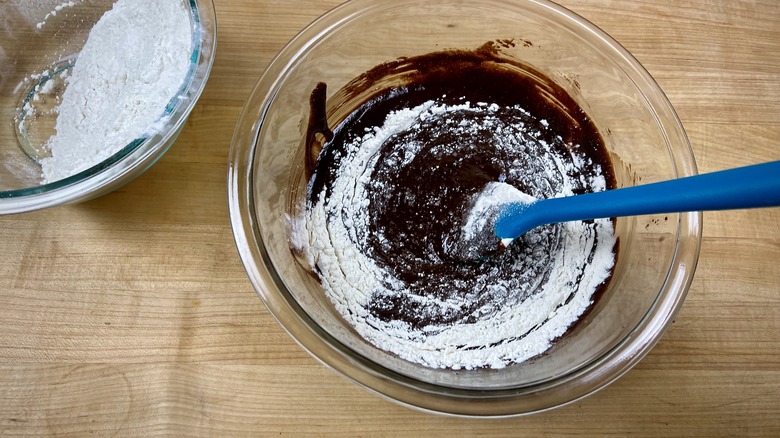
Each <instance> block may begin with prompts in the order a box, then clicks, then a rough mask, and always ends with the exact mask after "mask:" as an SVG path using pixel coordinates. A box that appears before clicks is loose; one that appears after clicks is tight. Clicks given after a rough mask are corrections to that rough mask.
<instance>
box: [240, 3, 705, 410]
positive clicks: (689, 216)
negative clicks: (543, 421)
mask: <svg viewBox="0 0 780 438" xmlns="http://www.w3.org/2000/svg"><path fill="white" fill-rule="evenodd" d="M381 3H382V2H381V0H351V1H349V2H347V3H344V4H342V5H340V6H337V7H336V8H334V9H331V10H330V11H328V12H326V13H325V14H323V15H321V16H320V17H319V18H317V19H316V20H315V21H313V22H312V23H311V24H309V25H308V26H307V27H305V28H304V29H303V30H301V31H300V32H299V33H298V34H297V35H296V36H295V37H294V38H293V39H292V40H291V41H290V42H288V43H287V45H286V46H285V47H284V48H283V49H282V50H281V51H280V52H279V53H278V54H277V56H276V57H275V58H274V59H273V60H272V61H271V63H270V64H269V66H268V67H267V69H266V70H265V71H264V73H263V74H262V75H261V76H260V78H259V80H258V82H257V83H256V85H255V87H254V88H253V90H252V92H251V93H250V95H249V97H248V98H247V101H246V103H245V105H244V107H243V109H242V111H241V113H240V115H239V119H238V121H237V124H236V128H235V130H234V134H233V139H232V142H231V149H230V158H229V164H228V204H229V214H230V221H231V226H232V230H233V235H234V240H235V244H236V247H237V250H238V253H239V255H240V258H241V261H242V263H243V265H244V268H245V270H246V272H247V275H248V277H249V279H250V282H251V283H252V285H253V287H254V289H255V291H256V292H257V294H258V295H259V297H260V298H261V300H262V301H263V302H264V303H265V305H266V307H267V308H268V310H269V311H270V313H271V315H272V316H273V317H274V318H275V319H276V320H277V322H278V323H279V324H280V325H281V327H282V328H283V329H284V330H285V331H287V333H288V334H289V335H290V336H291V337H292V338H293V339H294V340H295V341H296V342H297V343H298V344H299V345H301V347H303V348H304V349H305V350H306V351H308V352H309V354H311V355H312V356H313V357H314V358H316V359H317V360H319V361H320V362H321V363H323V364H324V365H326V366H327V367H329V368H331V369H333V370H335V371H336V372H337V373H338V374H340V375H342V376H343V377H345V378H346V379H348V380H350V381H352V382H354V383H356V384H358V385H360V386H362V387H364V388H365V389H367V390H369V391H371V392H373V393H376V394H378V395H380V396H382V397H385V398H387V399H389V400H392V401H394V402H396V403H399V404H402V405H406V406H409V407H412V408H416V409H419V410H423V411H427V412H434V413H439V414H447V415H453V416H466V417H475V416H476V417H512V416H518V415H525V414H531V413H537V412H542V411H546V410H549V409H553V408H556V407H560V406H564V405H567V404H570V403H573V402H576V401H577V400H580V399H582V398H584V397H586V396H589V395H591V394H594V393H595V392H597V391H599V390H601V389H603V388H604V387H606V386H607V385H609V384H610V383H612V382H613V381H615V380H616V379H618V378H619V377H621V376H622V375H623V374H625V373H626V372H628V371H629V370H630V369H631V368H633V366H634V365H636V364H637V363H638V362H639V361H640V360H641V359H642V358H643V357H644V356H645V355H646V354H647V353H648V352H649V351H650V350H651V349H652V348H653V346H655V344H656V343H657V342H658V341H659V340H660V338H661V337H662V336H663V334H664V333H665V331H666V330H667V329H668V328H669V326H670V325H671V323H672V321H673V319H674V317H675V316H676V315H677V313H678V312H679V310H680V308H681V306H682V303H683V301H684V299H685V297H686V295H687V293H688V290H689V287H690V284H691V282H692V280H693V274H694V271H695V268H696V265H697V263H698V258H699V252H700V244H701V226H702V225H701V224H702V218H703V217H702V214H701V212H691V213H682V214H680V216H679V221H678V227H677V241H676V245H675V251H674V254H673V257H672V261H671V263H670V268H669V271H668V273H667V278H666V280H665V282H664V285H663V287H662V289H661V291H659V294H658V296H657V297H656V300H655V302H654V304H653V305H652V306H651V308H650V310H649V311H648V312H647V313H646V314H645V316H644V317H643V319H642V320H641V321H640V322H639V324H637V326H636V327H634V329H633V330H632V331H631V333H630V334H629V335H628V336H627V337H626V338H624V339H623V340H622V341H621V342H619V343H618V344H617V345H615V346H614V347H613V348H612V349H610V350H609V351H607V352H606V353H604V354H603V355H602V356H601V357H599V358H597V359H595V360H593V361H591V362H590V363H587V364H585V365H584V366H582V367H581V368H579V369H576V370H574V371H573V372H572V373H570V374H568V375H564V376H561V377H558V378H554V379H552V380H550V381H546V382H542V383H540V384H535V385H531V386H527V387H523V388H508V389H498V390H494V389H487V390H476V389H463V388H458V389H453V388H452V387H446V386H442V385H436V384H431V383H426V382H421V381H418V380H415V379H412V378H410V377H407V376H404V375H401V374H399V373H397V372H395V371H392V370H389V369H387V368H385V367H383V366H381V365H378V364H376V363H374V362H372V361H370V360H368V359H366V358H364V357H361V356H359V355H358V354H356V353H354V352H353V351H352V350H351V349H350V348H349V347H347V346H346V345H344V344H342V343H341V342H340V341H338V340H336V339H335V338H333V337H332V336H331V335H329V334H328V333H327V332H325V330H324V329H322V328H320V327H319V326H318V325H317V324H316V323H314V322H313V320H312V319H311V318H310V317H309V316H308V315H307V314H306V312H305V311H303V309H302V308H301V307H300V306H299V305H298V304H297V303H296V302H295V301H294V300H293V299H292V297H291V296H289V294H288V293H286V292H285V288H284V287H282V288H279V287H277V286H278V285H282V284H283V282H282V280H281V278H280V276H279V274H278V273H277V272H276V271H275V270H274V269H273V263H272V261H271V260H270V256H269V254H268V252H267V250H266V248H265V246H264V243H263V241H262V237H261V234H260V232H259V227H258V223H259V221H258V220H257V216H256V209H255V206H254V197H253V192H252V187H254V174H253V163H254V158H255V154H256V148H257V147H258V146H257V141H258V138H259V133H260V129H261V127H262V125H263V123H264V120H265V118H266V116H267V113H268V110H269V107H270V105H271V103H272V102H273V101H274V98H275V97H276V90H277V89H278V86H279V84H281V83H282V82H284V80H285V79H286V77H287V76H288V75H289V74H290V72H291V71H292V69H294V67H295V65H296V61H297V59H298V58H299V57H301V56H302V55H303V54H304V53H306V51H307V50H309V48H310V47H312V46H313V45H315V44H316V43H317V41H318V40H319V39H320V38H322V37H323V36H324V35H326V34H327V33H328V32H329V31H330V30H332V29H334V28H336V27H338V26H340V25H342V24H343V23H345V22H347V21H349V20H352V19H353V18H354V17H355V16H356V15H357V14H359V13H361V12H365V11H366V10H367V9H371V8H372V7H379V6H378V5H381ZM403 3H419V0H401V1H399V2H394V3H393V7H399V5H400V4H403ZM506 3H510V4H513V5H526V4H533V5H535V6H536V7H542V8H544V9H547V10H548V11H549V12H551V13H552V14H553V15H555V16H557V17H558V19H561V20H564V21H565V22H567V24H569V25H575V26H577V27H578V28H580V29H581V30H582V31H584V32H586V33H587V34H588V37H589V38H593V39H595V40H597V41H599V43H600V46H599V47H600V49H601V50H605V51H609V53H610V54H614V55H615V56H617V57H619V58H620V59H621V67H623V65H624V64H625V67H626V68H628V70H624V73H625V74H626V75H628V76H629V77H630V78H631V79H632V80H633V81H634V82H635V85H636V86H637V88H639V89H640V90H642V91H643V94H644V91H646V90H654V91H656V93H654V94H655V95H657V96H658V97H657V99H656V100H657V101H656V102H649V105H648V106H649V108H650V109H651V110H652V111H653V112H654V114H653V115H654V116H655V117H656V121H657V123H658V124H659V125H660V126H661V127H663V129H664V130H665V131H664V135H667V136H668V135H669V134H674V135H675V137H676V138H675V139H674V140H675V141H676V144H679V146H680V151H679V154H680V156H677V157H676V156H675V155H674V154H672V153H671V152H672V151H670V157H671V159H672V165H673V168H674V170H675V172H676V176H677V177H680V176H687V175H694V174H696V173H697V168H696V163H695V159H694V156H693V151H692V149H691V146H690V142H689V141H688V138H687V135H686V134H685V131H684V128H683V126H682V123H681V121H680V119H679V117H678V115H677V113H676V112H675V110H674V108H673V107H672V105H671V103H670V102H669V100H668V98H667V96H666V95H665V94H664V93H663V91H662V90H661V88H660V86H659V85H658V84H657V83H656V81H655V80H654V79H653V78H652V76H651V75H650V74H649V73H648V72H647V70H646V69H645V68H644V67H643V66H642V65H641V64H640V63H639V61H638V60H636V58H634V57H633V55H631V54H630V53H629V52H628V51H627V50H626V49H625V48H624V47H623V46H621V45H620V44H619V43H618V42H617V41H615V40H614V39H613V38H612V37H611V36H609V35H608V34H606V33H605V32H604V31H602V30H601V29H599V28H598V27H596V26H595V25H594V24H592V23H590V22H589V21H588V20H586V19H585V18H583V17H581V16H579V15H578V14H576V13H574V12H572V11H570V10H568V9H566V8H564V7H562V6H559V5H557V4H555V3H552V2H550V1H548V0H509V1H507V2H506ZM647 98H648V97H647V96H645V99H647ZM667 144H670V143H669V139H668V137H667ZM242 145H249V147H242ZM275 289H276V290H275ZM562 389H566V391H568V394H569V395H568V396H567V397H565V398H562V397H560V396H559V395H558V394H560V392H561V390H562ZM531 394H533V398H530V397H528V396H529V395H531ZM477 399H478V400H479V403H475V401H476V400H477ZM519 402H521V403H519Z"/></svg>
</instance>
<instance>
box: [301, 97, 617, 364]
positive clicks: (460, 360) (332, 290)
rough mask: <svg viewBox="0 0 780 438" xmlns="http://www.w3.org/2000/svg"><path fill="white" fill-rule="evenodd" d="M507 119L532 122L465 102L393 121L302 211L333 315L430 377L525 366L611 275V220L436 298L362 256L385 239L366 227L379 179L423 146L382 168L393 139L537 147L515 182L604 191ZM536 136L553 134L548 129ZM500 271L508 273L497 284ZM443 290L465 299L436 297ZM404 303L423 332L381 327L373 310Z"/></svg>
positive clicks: (359, 143) (396, 323) (420, 109)
mask: <svg viewBox="0 0 780 438" xmlns="http://www.w3.org/2000/svg"><path fill="white" fill-rule="evenodd" d="M502 111H509V112H510V113H512V114H520V115H521V116H523V117H527V116H528V114H527V112H525V111H524V110H522V108H519V107H513V108H509V109H508V110H507V109H506V108H500V107H499V106H498V105H495V104H490V105H488V104H482V103H478V104H475V105H472V104H470V103H469V102H464V103H462V104H458V105H446V104H440V103H437V102H434V101H428V102H426V103H424V104H422V105H419V106H416V107H414V108H407V109H403V110H399V111H396V112H393V113H391V114H390V115H388V117H387V119H386V120H385V122H384V124H383V125H382V126H378V127H375V128H373V129H371V130H369V131H368V132H366V133H365V134H364V135H363V136H362V137H360V138H358V139H355V141H354V142H352V143H350V144H348V145H347V147H346V150H345V156H344V157H342V159H341V160H340V165H339V168H338V169H337V174H336V177H335V179H334V180H333V183H332V186H331V188H330V190H329V191H326V190H323V191H321V192H320V193H319V194H318V196H317V198H316V199H315V200H314V202H311V203H310V205H308V206H307V212H306V218H305V221H306V230H307V231H308V255H309V258H310V263H311V264H312V266H315V267H316V271H317V274H318V276H319V278H320V280H321V282H322V285H323V287H324V289H325V291H326V293H327V294H328V296H329V298H330V299H331V301H332V302H333V304H334V306H335V307H336V309H337V310H338V311H339V312H340V313H341V314H342V316H343V317H344V318H345V319H346V320H347V321H348V322H349V323H350V324H352V325H353V326H354V327H355V329H356V330H357V331H358V332H359V333H360V334H361V335H362V336H363V337H364V338H366V339H367V340H368V341H369V342H371V343H373V344H374V345H375V346H377V347H378V348H381V349H384V350H386V351H389V352H392V353H394V354H396V355H398V356H399V357H401V358H403V359H406V360H409V361H413V362H417V363H421V364H424V365H426V366H430V367H435V368H453V369H460V368H467V369H471V368H478V367H492V368H502V367H504V366H507V365H508V364H512V363H518V362H522V361H524V360H527V359H529V358H531V357H533V356H536V355H538V354H540V353H543V352H544V351H546V350H547V349H548V348H549V347H550V345H551V343H552V342H553V341H554V340H555V339H556V338H557V337H559V336H561V335H562V334H563V333H564V332H565V331H566V330H567V329H568V328H569V327H570V326H571V325H572V324H573V323H574V322H575V321H576V320H577V319H578V318H579V317H580V315H582V313H583V312H584V311H585V310H586V309H587V308H588V306H589V305H590V304H591V300H592V295H593V293H594V291H595V290H596V289H597V287H598V286H599V285H600V284H602V283H603V282H604V281H605V280H606V279H607V278H609V276H610V275H611V269H612V266H613V264H614V254H613V248H614V245H615V239H614V237H613V231H612V224H611V222H610V221H608V220H598V221H595V222H594V223H582V222H572V223H567V224H562V225H557V226H546V227H540V228H538V229H536V230H534V231H533V232H531V233H528V234H527V235H526V236H523V238H522V239H517V240H518V241H520V242H519V243H518V244H517V245H514V244H513V245H512V246H511V247H510V248H508V250H507V251H508V252H511V253H512V257H511V258H507V259H506V260H502V261H501V262H495V263H494V262H492V261H491V262H489V263H487V264H485V265H484V266H479V267H475V268H474V275H473V278H463V279H458V278H455V279H449V278H448V279H445V280H446V281H445V283H444V284H441V285H440V286H441V288H440V289H441V290H439V289H437V290H432V289H431V290H426V289H420V288H418V287H416V286H415V283H414V282H410V281H408V280H406V279H404V278H401V276H400V275H401V274H399V273H398V272H397V271H393V270H391V269H388V268H387V267H386V266H384V265H383V264H382V263H379V262H378V261H377V260H378V259H377V254H376V253H375V251H374V250H371V249H370V248H368V247H367V246H366V243H365V242H367V241H369V240H371V239H374V238H376V239H377V240H378V241H379V245H380V246H382V245H384V244H385V243H387V239H388V238H387V237H386V236H382V235H379V236H372V235H371V233H372V231H371V227H370V226H369V225H370V224H369V222H370V220H371V218H370V214H369V211H368V208H369V206H370V201H369V199H370V198H371V196H372V193H377V192H381V190H382V189H383V187H381V186H377V182H376V174H375V170H376V169H377V168H378V167H382V168H384V166H390V168H391V169H395V168H396V166H404V165H405V163H409V162H411V161H412V160H414V159H415V157H416V156H417V154H418V153H420V150H421V149H423V148H424V147H427V146H426V145H423V144H420V143H419V142H416V141H409V142H403V143H402V147H401V148H400V149H399V150H398V151H397V153H394V154H392V155H386V156H383V157H382V160H384V161H383V162H378V160H379V159H380V156H379V151H380V150H381V148H382V147H383V145H385V143H387V142H388V141H398V139H399V138H402V139H403V138H406V137H405V135H406V133H408V132H413V131H415V130H418V129H430V128H431V126H436V127H437V129H439V128H440V127H441V126H447V127H448V129H453V130H455V131H456V133H457V132H460V133H462V134H463V135H466V134H473V133H474V132H476V131H478V130H483V131H484V130H488V131H490V132H493V133H495V135H496V139H497V142H498V143H501V144H498V145H497V146H496V147H497V148H498V149H501V148H507V149H510V148H513V149H517V148H518V147H526V146H523V145H525V144H529V145H531V146H528V147H529V148H531V149H529V157H528V159H527V160H528V162H519V161H518V162H517V163H510V164H511V168H512V172H518V174H516V175H515V174H512V175H509V177H510V179H511V180H519V179H521V178H522V177H525V178H531V177H533V178H535V179H538V181H532V186H533V187H536V188H538V191H539V193H543V194H545V195H546V196H567V195H571V194H573V192H572V191H573V190H574V189H575V188H580V187H582V186H583V184H587V185H589V186H591V187H593V186H596V187H603V186H605V182H604V179H603V177H601V176H600V175H598V174H596V175H593V176H591V177H588V178H590V180H589V181H584V182H583V181H579V180H573V178H574V176H573V175H574V174H575V173H576V172H575V171H576V170H577V169H576V166H578V165H582V164H584V163H585V161H584V160H583V159H581V157H578V158H577V159H572V157H564V156H561V154H560V153H559V152H558V150H559V149H561V148H558V149H554V148H552V147H551V146H550V145H549V144H547V143H546V141H545V140H543V139H542V137H544V136H543V135H541V134H540V133H539V132H535V131H533V129H536V128H533V129H532V128H530V127H529V129H525V128H523V126H522V125H523V123H522V122H518V121H515V122H512V123H511V124H505V123H503V122H501V118H500V117H499V113H501V112H502ZM455 115H457V117H454V116H455ZM457 120H460V122H457ZM464 122H465V123H464ZM541 126H542V127H544V128H546V123H544V124H542V125H541ZM458 130H460V131H458ZM437 147H438V146H437ZM441 147H442V148H447V147H449V145H441ZM563 149H565V148H563ZM532 161H533V163H532V164H531V165H529V163H530V162H532ZM529 169H530V170H529ZM390 172H392V171H390ZM538 172H541V173H543V174H544V175H541V176H540V175H536V174H535V173H538ZM534 184H535V185H534ZM379 232H380V233H381V230H380V231H379ZM430 237H431V238H434V239H435V238H437V236H430ZM439 238H441V237H439ZM428 256H429V258H430V259H432V260H433V261H432V262H433V263H442V261H441V260H438V259H437V256H436V254H429V255H428ZM407 268H408V267H407ZM468 269H471V268H466V271H468ZM499 271H500V272H502V273H503V274H501V275H496V272H499ZM447 282H450V283H447ZM448 289H454V290H459V291H461V292H459V293H452V294H449V293H442V292H441V291H442V290H445V291H446V290H448ZM401 299H402V300H403V303H405V304H404V306H405V307H408V308H409V309H411V310H409V312H413V313H414V314H415V315H416V316H415V317H414V320H415V321H419V324H418V323H410V322H409V321H407V320H402V319H393V318H387V317H380V315H379V314H378V312H377V311H376V302H377V301H379V302H381V301H383V300H386V301H388V302H391V303H393V302H396V301H397V300H401ZM453 315H454V316H453Z"/></svg>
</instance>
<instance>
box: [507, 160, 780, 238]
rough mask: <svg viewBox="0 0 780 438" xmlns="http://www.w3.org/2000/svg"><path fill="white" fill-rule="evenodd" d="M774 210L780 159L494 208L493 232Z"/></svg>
mask: <svg viewBox="0 0 780 438" xmlns="http://www.w3.org/2000/svg"><path fill="white" fill-rule="evenodd" d="M776 206H780V161H773V162H770V163H764V164H756V165H752V166H747V167H739V168H736V169H729V170H723V171H719V172H713V173H706V174H702V175H696V176H689V177H685V178H678V179H674V180H670V181H663V182H657V183H652V184H646V185H640V186H634V187H626V188H621V189H615V190H608V191H603V192H596V193H588V194H585V195H577V196H570V197H564V198H553V199H543V200H538V201H534V202H531V203H517V202H513V203H508V204H503V205H501V206H499V208H498V213H497V215H498V216H497V219H496V221H495V233H496V235H497V236H498V237H499V238H501V239H514V238H516V237H518V236H521V235H523V234H524V233H526V232H527V231H529V230H531V229H533V228H535V227H538V226H540V225H545V224H553V223H560V222H568V221H575V220H588V219H598V218H610V217H622V216H638V215H644V214H662V213H680V212H688V211H712V210H736V209H743V208H758V207H776Z"/></svg>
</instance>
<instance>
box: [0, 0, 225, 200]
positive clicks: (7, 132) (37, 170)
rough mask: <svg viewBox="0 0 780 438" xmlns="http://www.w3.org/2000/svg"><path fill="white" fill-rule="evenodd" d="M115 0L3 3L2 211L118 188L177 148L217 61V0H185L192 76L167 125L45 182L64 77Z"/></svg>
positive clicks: (2, 0) (1, 0)
mask: <svg viewBox="0 0 780 438" xmlns="http://www.w3.org/2000/svg"><path fill="white" fill-rule="evenodd" d="M115 1H116V0H96V1H89V2H84V1H76V2H63V1H62V0H42V1H35V2H30V1H28V0H13V1H6V0H0V28H1V29H2V37H0V214H10V213H20V212H25V211H31V210H37V209H41V208H46V207H52V206H55V205H61V204H66V203H73V202H80V201H85V200H87V199H91V198H94V197H97V196H100V195H102V194H105V193H108V192H110V191H111V190H114V189H116V188H117V187H119V186H121V185H122V184H125V183H127V182H128V181H130V180H132V179H133V178H135V177H137V176H138V175H140V174H141V173H143V172H144V171H145V170H146V169H148V168H149V167H150V166H151V165H152V164H154V163H155V162H156V161H157V160H158V159H159V158H160V157H162V155H163V154H164V153H165V151H166V150H167V149H168V148H169V147H170V146H171V145H172V144H173V142H174V141H175V140H176V138H177V136H178V135H179V133H180V132H181V129H182V128H183V127H184V123H185V121H186V120H187V116H189V114H190V112H191V111H192V108H193V107H194V106H195V102H196V101H197V100H198V97H200V94H201V92H202V91H203V87H204V86H205V85H206V80H207V78H208V76H209V73H210V71H211V66H212V63H213V61H214V50H215V43H216V37H217V33H216V31H217V29H216V16H215V13H214V5H213V3H212V1H211V0H181V1H182V2H183V3H184V4H185V7H186V8H187V9H188V10H189V11H190V14H191V21H192V25H193V32H192V54H191V57H190V66H189V69H188V72H187V76H186V78H185V80H184V82H183V83H182V86H181V88H180V89H179V91H178V93H177V94H176V96H174V97H173V98H172V99H171V100H170V103H169V104H168V105H167V107H166V109H165V114H164V115H165V117H166V118H167V121H166V122H165V123H164V126H162V128H161V129H158V130H157V133H156V134H154V135H150V136H147V137H145V138H139V139H136V140H135V141H133V142H131V143H130V144H128V145H126V146H125V147H123V148H122V149H121V150H119V151H118V152H116V153H115V154H114V155H113V156H111V157H109V158H108V159H106V160H104V161H103V162H101V163H99V164H97V165H95V166H93V167H91V168H89V169H86V170H84V171H82V172H79V173H77V174H75V175H72V176H70V177H68V178H65V179H62V180H60V181H55V182H52V183H48V184H44V183H42V178H41V167H40V165H39V164H38V159H39V158H42V157H44V156H45V154H46V148H45V147H44V145H45V143H46V141H47V140H48V139H49V137H50V136H51V135H52V134H53V133H54V126H55V122H56V117H57V115H56V114H57V113H56V106H57V102H58V100H59V98H60V97H61V95H62V93H63V92H64V90H65V83H64V79H63V78H64V77H65V76H66V75H67V72H68V71H69V70H70V69H72V67H73V65H74V63H75V59H76V58H77V56H78V53H79V52H80V51H81V48H82V47H83V46H84V43H85V42H86V40H87V36H88V35H89V31H90V30H91V29H92V27H93V26H94V24H95V23H96V22H97V21H98V20H99V19H100V17H101V16H102V15H103V14H104V13H105V12H106V11H107V10H109V9H111V7H112V6H113V4H114V3H115Z"/></svg>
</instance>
